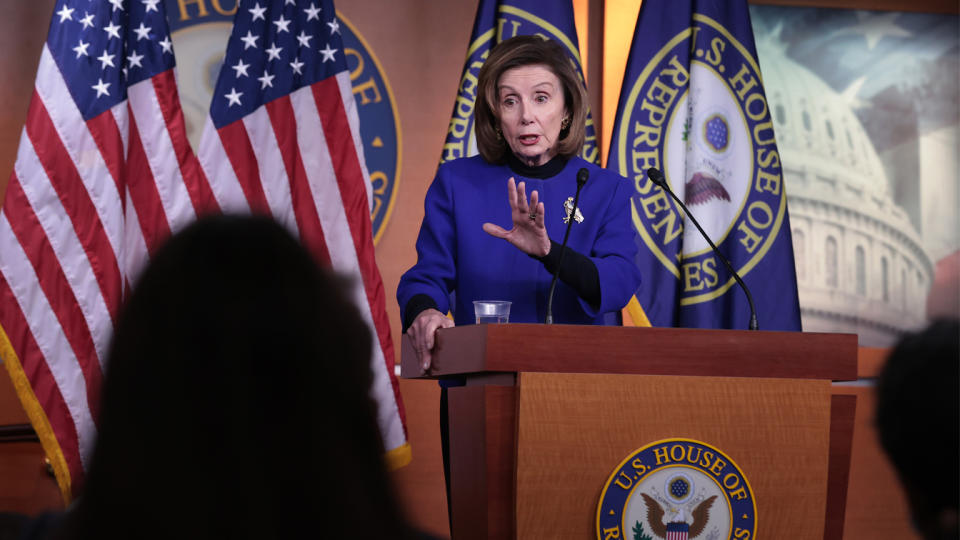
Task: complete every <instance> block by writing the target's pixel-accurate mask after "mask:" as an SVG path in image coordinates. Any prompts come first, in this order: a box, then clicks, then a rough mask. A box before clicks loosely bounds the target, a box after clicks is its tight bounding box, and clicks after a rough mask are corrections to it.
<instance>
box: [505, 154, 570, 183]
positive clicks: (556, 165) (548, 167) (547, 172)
mask: <svg viewBox="0 0 960 540" xmlns="http://www.w3.org/2000/svg"><path fill="white" fill-rule="evenodd" d="M567 161H570V158H566V157H563V156H554V157H553V159H551V160H550V161H548V162H546V163H544V164H543V165H527V164H526V163H524V162H522V161H520V160H519V159H517V156H515V155H513V152H507V167H510V170H511V171H513V172H515V173H517V174H519V175H520V176H525V177H527V178H537V179H540V180H546V179H547V178H553V177H554V176H556V175H558V174H560V171H562V170H563V168H564V167H566V166H567Z"/></svg>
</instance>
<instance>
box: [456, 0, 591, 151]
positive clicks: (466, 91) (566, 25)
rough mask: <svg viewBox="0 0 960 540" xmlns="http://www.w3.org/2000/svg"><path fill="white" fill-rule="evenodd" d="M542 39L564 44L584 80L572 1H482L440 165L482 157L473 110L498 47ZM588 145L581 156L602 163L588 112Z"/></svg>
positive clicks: (585, 145)
mask: <svg viewBox="0 0 960 540" xmlns="http://www.w3.org/2000/svg"><path fill="white" fill-rule="evenodd" d="M533 34H538V35H541V36H543V37H546V38H548V39H552V40H555V41H557V42H559V43H560V44H561V45H563V48H564V49H565V50H566V51H567V53H568V54H569V55H570V60H571V61H572V62H573V65H574V66H575V67H576V69H577V74H579V75H580V80H583V68H582V64H581V62H580V46H579V45H578V43H577V30H576V26H575V24H574V20H573V3H572V2H571V1H570V0H566V1H553V2H543V1H542V0H480V5H479V6H478V7H477V16H476V18H475V19H474V23H473V33H472V34H471V36H470V46H469V48H468V49H467V60H466V62H465V63H464V65H463V75H462V76H461V77H460V85H459V87H458V88H457V100H456V103H455V104H454V106H453V115H452V116H451V118H450V127H449V129H448V130H447V138H446V141H445V142H444V145H443V153H442V154H441V156H440V162H441V163H444V162H446V161H450V160H454V159H457V158H461V157H468V156H475V155H477V153H478V152H477V141H476V137H475V136H474V130H473V106H474V103H475V102H476V99H477V74H479V73H480V68H481V67H482V66H483V62H484V61H485V60H486V59H487V56H488V55H489V54H490V49H491V48H493V46H494V45H496V44H497V43H500V42H501V41H503V40H505V39H509V38H512V37H514V36H520V35H533ZM586 135H587V136H586V142H585V143H584V145H583V150H582V151H581V152H580V157H582V158H583V159H585V160H587V161H590V162H592V163H597V164H599V163H600V151H599V148H598V147H597V133H596V126H595V125H594V123H593V115H592V114H590V113H589V111H588V113H587V132H586Z"/></svg>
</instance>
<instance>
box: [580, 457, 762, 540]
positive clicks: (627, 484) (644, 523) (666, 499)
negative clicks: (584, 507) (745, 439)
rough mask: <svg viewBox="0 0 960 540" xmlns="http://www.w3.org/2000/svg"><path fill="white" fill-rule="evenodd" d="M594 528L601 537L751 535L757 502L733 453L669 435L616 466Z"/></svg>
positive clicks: (645, 539)
mask: <svg viewBox="0 0 960 540" xmlns="http://www.w3.org/2000/svg"><path fill="white" fill-rule="evenodd" d="M596 528H597V538H598V540H614V539H617V540H619V539H626V540H688V539H690V540H751V539H753V538H756V530H757V505H756V501H755V500H754V498H753V491H752V490H751V489H750V483H749V482H748V481H747V477H746V476H744V474H743V471H741V470H740V468H739V467H738V466H737V464H736V463H734V461H733V460H732V459H730V457H729V456H727V455H725V454H724V453H723V452H721V451H720V450H718V449H717V448H714V447H713V446H710V445H708V444H706V443H702V442H699V441H694V440H690V439H665V440H662V441H657V442H655V443H651V444H648V445H647V446H644V447H643V448H640V449H638V450H635V451H634V452H633V453H631V454H630V455H629V456H627V458H626V459H624V460H623V462H622V463H620V465H619V466H618V467H617V468H616V469H615V470H614V471H613V474H611V475H610V478H609V479H608V480H607V483H606V485H605V486H604V487H603V492H601V494H600V503H599V504H598V505H597V527H596Z"/></svg>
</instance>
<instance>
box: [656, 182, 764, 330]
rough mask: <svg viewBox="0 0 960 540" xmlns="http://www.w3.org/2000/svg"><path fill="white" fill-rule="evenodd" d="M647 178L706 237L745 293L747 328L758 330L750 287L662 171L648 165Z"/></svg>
mask: <svg viewBox="0 0 960 540" xmlns="http://www.w3.org/2000/svg"><path fill="white" fill-rule="evenodd" d="M647 178H649V179H650V181H652V182H653V183H654V184H656V185H657V186H659V187H660V189H662V190H664V191H666V192H667V193H669V194H670V196H671V197H673V200H675V201H677V204H679V205H680V208H683V211H684V212H685V213H686V214H687V216H689V217H690V221H692V222H693V224H694V225H695V226H696V227H697V230H698V231H700V234H701V235H702V236H703V238H704V239H706V241H707V243H708V244H710V247H711V248H713V252H714V253H715V254H716V255H717V257H718V258H719V259H720V260H721V261H722V262H723V264H724V266H726V267H727V270H729V271H730V273H731V274H732V275H733V279H735V280H736V281H737V283H738V284H739V285H740V288H741V289H743V292H744V294H746V295H747V302H748V303H749V304H750V326H749V328H750V330H759V329H760V326H759V325H758V324H757V308H756V307H755V306H754V305H753V296H752V295H751V294H750V289H748V288H747V284H746V283H744V282H743V280H742V279H740V274H738V273H737V271H736V270H734V269H733V265H732V264H730V261H728V260H727V258H726V257H724V256H723V253H720V250H719V249H718V248H717V246H716V245H715V244H714V243H713V240H710V237H709V236H707V233H706V232H704V230H703V227H701V226H700V224H699V223H697V218H695V217H693V214H691V213H690V210H689V209H688V208H687V205H685V204H683V201H681V200H680V199H679V198H677V196H676V195H675V194H674V193H673V191H672V190H671V189H670V186H669V185H667V179H666V178H665V177H664V176H663V173H662V172H660V170H659V169H656V168H654V167H650V168H649V169H647Z"/></svg>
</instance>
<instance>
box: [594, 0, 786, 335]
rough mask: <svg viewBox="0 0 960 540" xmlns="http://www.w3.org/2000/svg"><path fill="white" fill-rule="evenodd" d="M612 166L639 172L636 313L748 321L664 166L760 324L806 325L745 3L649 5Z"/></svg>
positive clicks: (661, 320)
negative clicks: (654, 171) (657, 178)
mask: <svg viewBox="0 0 960 540" xmlns="http://www.w3.org/2000/svg"><path fill="white" fill-rule="evenodd" d="M607 167H608V168H611V169H613V170H616V171H617V172H619V173H620V174H621V175H623V176H625V177H627V178H629V179H631V180H632V181H633V183H634V188H635V191H634V193H633V197H632V201H631V202H632V204H631V213H632V216H631V217H632V221H633V224H634V227H635V228H636V232H637V243H638V245H640V254H639V255H638V257H637V259H638V260H637V264H638V266H639V267H640V269H641V271H642V273H643V285H642V286H641V289H640V291H639V292H638V293H637V296H636V300H637V301H638V302H639V306H638V305H637V303H636V302H631V306H630V308H631V309H629V311H630V314H631V315H632V316H633V318H634V320H635V321H637V320H643V318H644V317H646V318H648V319H649V321H650V323H651V324H652V325H654V326H681V327H697V328H746V327H747V325H748V322H749V320H750V309H749V304H748V302H747V299H746V296H745V295H744V293H743V292H742V291H740V290H739V287H738V286H737V284H736V282H735V280H734V278H733V276H732V275H731V274H730V273H729V272H728V271H727V269H726V268H725V266H724V265H723V263H722V262H721V261H720V260H718V259H717V257H716V255H715V254H714V253H713V252H712V250H711V249H710V246H709V245H708V243H707V242H706V240H704V239H703V238H702V237H701V236H700V233H699V232H698V231H697V229H696V227H694V226H693V224H692V223H691V222H690V221H689V218H687V217H686V216H685V215H684V214H683V211H682V210H681V209H680V207H679V205H677V204H676V203H675V202H674V201H673V200H672V199H671V198H670V196H669V195H668V194H666V193H665V192H664V191H663V190H661V189H660V188H658V187H656V185H655V184H654V183H653V182H652V181H650V180H649V179H648V178H647V174H646V171H647V169H648V168H650V167H656V168H658V169H660V170H662V171H663V173H664V174H665V176H666V178H667V181H668V182H669V184H670V186H671V189H673V191H674V192H675V193H676V194H677V196H678V197H679V198H680V199H681V200H683V201H684V203H685V204H686V205H687V207H688V208H689V209H690V212H691V213H692V214H693V215H694V216H695V217H696V218H697V220H698V221H699V222H700V224H701V225H702V226H703V228H704V230H705V231H706V233H707V234H708V235H709V236H710V238H711V239H712V240H713V242H714V243H715V244H717V246H718V247H719V249H720V251H721V252H722V253H723V254H724V255H725V256H726V257H727V258H728V259H729V260H730V262H731V263H732V265H733V267H734V268H735V269H736V270H737V272H739V274H740V275H741V276H742V277H743V280H744V281H745V282H746V284H747V286H748V287H749V288H750V291H751V292H752V293H753V297H754V300H755V303H756V307H757V316H758V320H759V324H760V328H761V329H764V330H800V306H799V301H798V298H797V279H796V270H795V268H794V259H793V245H792V241H791V235H790V220H789V217H788V215H787V196H786V193H785V191H784V185H783V176H782V174H781V172H782V171H781V164H780V155H779V153H778V152H777V144H776V139H775V138H774V133H773V123H772V120H771V116H770V110H769V107H768V104H767V100H766V96H765V95H764V91H763V81H762V78H761V76H760V68H759V65H758V62H757V53H756V46H755V45H754V41H753V31H752V29H751V26H750V14H749V11H748V10H747V1H746V0H712V1H711V0H690V1H688V2H644V3H643V5H642V6H641V8H640V15H639V16H638V18H637V26H636V30H635V33H634V38H633V45H632V47H631V50H630V57H629V60H628V62H627V70H626V74H625V76H624V80H623V87H622V88H621V91H620V103H619V105H618V107H617V116H616V121H615V124H614V130H613V136H612V137H611V140H610V154H609V159H608V160H607Z"/></svg>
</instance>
